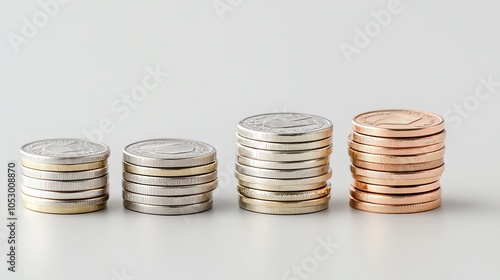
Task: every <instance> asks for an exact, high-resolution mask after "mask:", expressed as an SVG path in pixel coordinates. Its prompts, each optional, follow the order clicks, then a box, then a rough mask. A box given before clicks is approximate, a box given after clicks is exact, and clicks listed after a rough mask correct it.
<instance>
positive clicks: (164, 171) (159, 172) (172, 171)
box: [123, 161, 217, 177]
mask: <svg viewBox="0 0 500 280" xmlns="http://www.w3.org/2000/svg"><path fill="white" fill-rule="evenodd" d="M123 170H124V171H125V172H130V173H133V174H140V175H147V176H158V177H179V176H192V175H199V174H206V173H210V172H212V171H215V170H217V162H213V163H210V164H207V165H201V166H195V167H187V168H184V167H182V168H154V167H144V166H139V165H133V164H130V163H127V162H125V161H124V162H123Z"/></svg>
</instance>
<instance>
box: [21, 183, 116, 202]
mask: <svg viewBox="0 0 500 280" xmlns="http://www.w3.org/2000/svg"><path fill="white" fill-rule="evenodd" d="M21 191H22V192H23V193H24V194H26V195H29V196H33V197H39V198H46V199H88V198H94V197H99V196H104V195H106V194H108V192H109V186H105V187H104V188H100V189H93V190H86V191H76V192H55V191H44V190H39V189H33V188H29V187H26V186H24V185H21Z"/></svg>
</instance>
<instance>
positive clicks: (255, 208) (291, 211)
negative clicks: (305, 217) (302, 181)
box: [239, 200, 328, 215]
mask: <svg viewBox="0 0 500 280" xmlns="http://www.w3.org/2000/svg"><path fill="white" fill-rule="evenodd" d="M239 205H240V208H241V209H244V210H247V211H251V212H256V213H261V214H271V215H300V214H310V213H315V212H319V211H323V210H326V209H327V208H328V203H323V204H319V205H314V206H307V207H287V208H276V207H266V206H260V205H254V204H248V203H244V202H242V201H241V200H240V201H239Z"/></svg>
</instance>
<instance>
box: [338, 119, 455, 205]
mask: <svg viewBox="0 0 500 280" xmlns="http://www.w3.org/2000/svg"><path fill="white" fill-rule="evenodd" d="M353 130H354V131H353V133H352V134H351V135H350V136H349V139H348V143H349V155H350V157H351V163H352V164H351V172H352V174H353V179H354V180H353V184H352V186H351V189H350V195H351V197H350V205H351V207H353V208H355V209H358V210H363V211H368V212H377V213H416V212H424V211H429V210H432V209H435V208H438V207H439V206H441V186H440V181H439V180H440V177H441V175H442V173H443V171H444V154H445V144H444V141H445V138H446V132H445V130H444V120H443V119H442V118H441V117H440V116H438V115H435V114H432V113H428V112H422V111H412V110H382V111H374V112H368V113H364V114H361V115H358V116H356V117H355V118H354V119H353Z"/></svg>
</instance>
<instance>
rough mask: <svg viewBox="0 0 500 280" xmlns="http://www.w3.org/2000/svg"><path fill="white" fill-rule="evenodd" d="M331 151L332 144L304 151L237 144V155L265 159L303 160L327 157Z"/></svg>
mask: <svg viewBox="0 0 500 280" xmlns="http://www.w3.org/2000/svg"><path fill="white" fill-rule="evenodd" d="M331 153H332V146H327V147H325V148H320V149H316V150H304V151H266V150H259V149H254V148H249V147H245V146H241V145H238V155H240V156H244V157H248V158H253V159H258V160H266V161H305V160H311V159H317V158H323V157H327V156H329V155H330V154H331Z"/></svg>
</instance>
